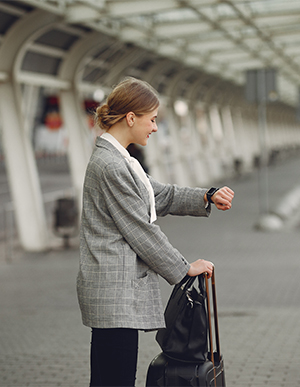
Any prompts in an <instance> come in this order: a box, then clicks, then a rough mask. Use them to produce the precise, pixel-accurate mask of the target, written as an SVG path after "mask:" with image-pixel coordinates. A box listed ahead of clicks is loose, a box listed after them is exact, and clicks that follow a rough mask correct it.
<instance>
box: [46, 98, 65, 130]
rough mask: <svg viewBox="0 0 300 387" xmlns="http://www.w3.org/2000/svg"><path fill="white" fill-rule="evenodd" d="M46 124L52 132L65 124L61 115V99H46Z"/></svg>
mask: <svg viewBox="0 0 300 387" xmlns="http://www.w3.org/2000/svg"><path fill="white" fill-rule="evenodd" d="M44 123H45V125H46V126H47V128H49V129H50V130H59V129H60V128H61V126H62V124H63V121H62V118H61V115H60V113H59V99H58V97H56V96H50V97H48V98H47V99H46V109H45V118H44Z"/></svg>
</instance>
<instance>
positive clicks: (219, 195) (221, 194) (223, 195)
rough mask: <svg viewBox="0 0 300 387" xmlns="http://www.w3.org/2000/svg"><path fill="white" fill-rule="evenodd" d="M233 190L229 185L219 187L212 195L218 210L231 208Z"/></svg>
mask: <svg viewBox="0 0 300 387" xmlns="http://www.w3.org/2000/svg"><path fill="white" fill-rule="evenodd" d="M233 197H234V192H233V191H232V189H230V188H229V187H222V188H220V189H219V190H218V191H217V192H216V193H215V194H214V195H213V196H212V198H211V199H212V201H213V202H214V205H215V206H216V207H217V209H218V210H222V211H226V210H229V209H230V208H231V203H232V199H233Z"/></svg>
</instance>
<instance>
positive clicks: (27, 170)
mask: <svg viewBox="0 0 300 387" xmlns="http://www.w3.org/2000/svg"><path fill="white" fill-rule="evenodd" d="M0 115H1V119H2V124H3V134H2V140H3V147H4V152H5V157H6V165H7V173H8V178H9V183H10V189H11V194H12V198H13V202H14V209H15V217H16V223H17V229H18V233H19V237H20V241H21V245H22V247H23V248H24V249H25V250H27V251H42V250H44V249H46V247H47V244H48V239H47V224H46V217H45V212H44V208H43V202H42V195H41V189H40V185H39V179H38V172H37V168H36V164H35V159H34V153H33V149H32V146H31V141H30V138H29V137H28V136H27V135H26V134H25V132H24V128H23V125H22V122H23V120H22V118H21V117H20V112H19V110H18V103H17V98H16V97H15V93H14V88H13V85H12V84H11V83H8V82H7V83H4V84H1V85H0Z"/></svg>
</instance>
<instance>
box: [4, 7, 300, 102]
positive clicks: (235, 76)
mask: <svg viewBox="0 0 300 387" xmlns="http://www.w3.org/2000/svg"><path fill="white" fill-rule="evenodd" d="M35 9H40V10H44V11H47V12H49V13H50V14H53V15H56V16H57V17H58V18H60V19H59V23H60V25H57V27H56V29H55V31H54V30H53V29H52V32H51V33H50V32H48V33H46V32H45V33H44V34H43V35H41V36H40V37H36V38H35V40H33V41H32V42H31V43H30V44H28V45H27V52H26V53H25V54H24V57H23V62H22V72H23V78H25V75H26V74H27V72H29V71H31V72H36V73H42V72H43V71H45V66H46V67H47V66H49V72H48V74H50V75H51V74H53V75H55V74H56V72H57V73H58V68H59V63H60V60H61V59H62V58H63V57H64V55H65V54H66V52H67V51H68V49H69V48H71V46H72V44H73V43H74V42H75V41H76V40H77V39H78V38H80V37H82V36H83V35H84V34H86V33H87V32H91V31H96V32H98V33H99V34H101V35H100V36H103V37H104V36H105V37H106V38H105V39H99V47H98V50H97V52H96V51H95V52H94V53H93V55H92V56H91V57H90V59H89V60H87V61H86V63H85V69H84V74H83V78H84V80H85V82H86V83H88V82H90V83H92V84H95V82H96V83H101V81H103V80H104V79H105V74H106V72H107V68H109V66H110V63H112V62H113V61H115V62H116V61H118V60H119V59H121V58H124V57H127V59H128V57H129V61H131V63H132V66H134V67H135V68H136V71H138V70H139V69H140V70H141V71H143V70H145V69H147V66H148V67H151V66H153V71H155V66H154V65H153V63H154V62H157V60H158V58H159V61H160V62H161V63H165V64H166V63H169V66H167V65H166V66H160V67H159V66H157V69H160V70H162V69H166V68H168V67H169V70H168V71H169V72H168V71H167V70H165V76H166V77H167V76H168V75H169V73H172V66H171V65H170V64H171V63H173V64H174V63H176V64H177V68H179V67H180V69H181V71H184V69H189V71H190V76H189V79H188V80H187V82H188V84H189V85H193V83H194V82H195V80H196V79H197V73H198V72H201V73H202V74H207V77H208V79H210V80H211V82H216V80H217V79H219V80H221V81H222V82H226V83H229V84H231V85H232V86H233V87H234V86H235V85H236V86H237V87H238V88H240V87H241V86H243V85H244V84H245V80H246V76H245V73H246V71H247V70H250V69H260V68H274V69H276V71H277V72H276V73H277V87H278V92H279V98H280V100H281V101H283V102H285V103H287V104H288V105H292V106H298V104H299V85H300V1H299V0H284V1H282V0H253V1H247V0H131V1H126V0H125V1H123V0H22V1H17V0H11V1H0V17H1V14H2V16H3V15H5V18H3V17H2V22H1V19H0V44H1V42H3V41H4V39H5V33H6V30H8V27H9V25H10V23H12V21H13V19H14V18H19V17H21V16H22V13H23V14H25V13H28V12H31V11H32V10H35ZM137 47H138V49H139V51H138V50H137ZM141 52H143V55H140V54H141ZM146 53H147V55H146ZM43 55H44V59H45V58H46V57H47V58H48V62H47V63H48V64H47V65H45V63H46V62H44V64H43V70H41V69H40V68H39V66H40V65H39V63H38V60H37V59H38V58H39V56H43ZM49 58H51V60H52V62H51V60H50V59H49ZM45 60H46V59H45ZM0 61H1V58H0ZM33 63H35V69H32V66H33V65H32V64H33ZM157 71H158V70H157ZM162 72H163V71H162ZM1 77H2V78H3V77H5V75H4V74H3V73H2V74H1V73H0V79H1ZM20 78H21V79H22V74H20ZM154 86H156V85H154Z"/></svg>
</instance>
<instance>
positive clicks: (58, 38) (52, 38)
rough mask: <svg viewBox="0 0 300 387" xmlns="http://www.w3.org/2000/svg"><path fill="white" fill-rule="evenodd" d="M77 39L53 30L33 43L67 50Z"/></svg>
mask: <svg viewBox="0 0 300 387" xmlns="http://www.w3.org/2000/svg"><path fill="white" fill-rule="evenodd" d="M77 39H78V36H75V35H70V34H67V33H66V32H64V31H60V30H57V29H54V30H51V31H48V32H46V33H45V34H43V35H42V36H40V37H39V38H38V39H36V41H35V42H36V43H39V44H45V45H46V46H51V47H56V48H61V49H63V50H68V49H69V48H70V47H71V46H72V45H73V43H74V42H76V40H77Z"/></svg>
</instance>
